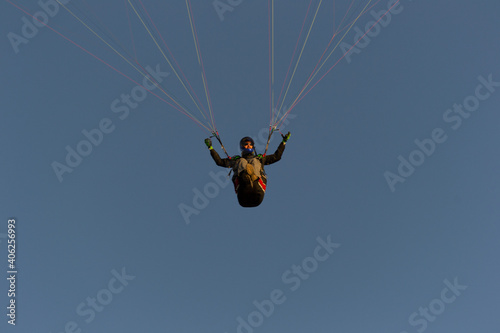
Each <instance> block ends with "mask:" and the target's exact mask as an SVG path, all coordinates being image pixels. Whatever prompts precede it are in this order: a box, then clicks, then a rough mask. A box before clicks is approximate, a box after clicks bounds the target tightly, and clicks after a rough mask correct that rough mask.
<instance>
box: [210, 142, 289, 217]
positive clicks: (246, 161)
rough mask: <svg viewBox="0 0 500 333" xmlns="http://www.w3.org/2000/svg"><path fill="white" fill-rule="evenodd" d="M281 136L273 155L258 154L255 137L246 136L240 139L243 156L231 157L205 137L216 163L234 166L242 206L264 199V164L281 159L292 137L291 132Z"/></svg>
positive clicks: (260, 201) (229, 166) (255, 203)
mask: <svg viewBox="0 0 500 333" xmlns="http://www.w3.org/2000/svg"><path fill="white" fill-rule="evenodd" d="M281 136H282V138H283V140H282V141H281V143H280V145H279V146H278V149H276V152H275V153H274V154H272V155H265V154H264V155H260V154H256V152H255V143H254V141H253V139H252V138H251V137H249V136H246V137H244V138H243V139H241V141H240V150H241V156H238V155H236V156H233V157H229V158H221V157H220V156H219V154H218V153H217V152H216V151H215V149H214V148H213V147H212V140H210V139H208V138H207V139H205V144H206V145H207V147H208V149H209V150H210V155H211V156H212V158H213V159H214V161H215V164H217V165H218V166H220V167H224V168H232V171H233V172H234V174H233V178H232V181H233V184H234V190H235V192H236V195H237V197H238V203H239V204H240V205H241V206H242V207H257V206H258V205H260V204H261V203H262V201H263V200H264V194H265V193H266V186H267V176H266V173H265V171H264V165H268V164H273V163H276V162H278V161H279V160H280V159H281V155H282V154H283V152H284V151H285V145H286V142H287V141H288V139H290V132H288V133H287V134H285V135H281Z"/></svg>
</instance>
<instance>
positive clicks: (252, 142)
mask: <svg viewBox="0 0 500 333" xmlns="http://www.w3.org/2000/svg"><path fill="white" fill-rule="evenodd" d="M246 142H250V143H251V144H252V148H251V149H249V148H245V143H246ZM240 150H241V152H242V153H247V154H249V153H253V152H254V151H255V143H254V141H253V139H252V138H251V137H249V136H245V137H244V138H243V139H241V140H240Z"/></svg>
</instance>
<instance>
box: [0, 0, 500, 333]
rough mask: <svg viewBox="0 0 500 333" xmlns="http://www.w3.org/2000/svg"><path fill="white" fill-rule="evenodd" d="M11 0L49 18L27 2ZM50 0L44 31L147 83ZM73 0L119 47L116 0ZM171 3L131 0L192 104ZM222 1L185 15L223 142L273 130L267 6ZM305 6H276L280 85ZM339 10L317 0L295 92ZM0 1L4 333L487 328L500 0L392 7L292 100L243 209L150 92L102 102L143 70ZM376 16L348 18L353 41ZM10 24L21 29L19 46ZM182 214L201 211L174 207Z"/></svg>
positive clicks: (416, 1) (124, 31) (142, 37)
mask: <svg viewBox="0 0 500 333" xmlns="http://www.w3.org/2000/svg"><path fill="white" fill-rule="evenodd" d="M13 2H14V3H15V4H17V5H20V6H22V7H23V8H25V9H26V10H27V11H29V12H31V13H42V12H41V10H42V8H41V7H40V4H38V3H36V2H35V1H25V0H15V1H14V0H13ZM391 2H392V1H389V0H382V1H380V2H378V3H377V4H376V6H375V7H374V8H373V10H374V11H375V12H381V11H385V10H386V9H387V6H388V4H389V5H390V3H391ZM42 3H48V4H49V5H47V6H48V7H46V10H49V12H50V11H52V12H51V15H46V17H48V18H49V25H50V26H52V27H54V28H55V29H58V30H60V31H61V32H62V33H64V34H65V35H67V36H68V37H70V38H71V39H72V40H73V41H75V42H77V43H78V44H81V45H82V46H83V47H85V48H86V49H88V50H89V51H91V52H92V53H94V54H95V55H97V56H99V57H101V58H102V59H105V60H106V61H107V62H109V63H110V64H111V65H113V66H115V67H116V68H117V69H119V70H121V71H123V72H124V73H126V74H127V75H130V76H133V77H134V79H135V80H142V78H141V77H140V76H139V75H138V74H137V73H134V71H133V70H131V69H130V66H128V65H127V64H126V63H125V62H124V61H122V60H120V59H119V58H118V57H116V55H114V54H113V53H112V52H111V51H110V49H109V48H108V47H107V46H105V45H103V44H102V43H100V42H99V41H97V40H96V38H95V36H93V35H92V34H91V33H90V32H89V31H88V30H87V29H85V28H84V27H82V25H81V24H80V23H79V22H78V21H77V20H76V19H75V18H74V17H72V16H71V15H70V14H68V12H66V11H65V10H63V9H62V8H59V9H58V12H57V13H55V10H56V9H55V7H54V5H53V2H51V1H48V2H44V1H43V0H42ZM87 3H88V5H89V7H87V6H86V5H85V3H84V2H82V1H80V0H71V1H69V3H68V6H69V7H68V8H71V9H73V10H77V9H79V11H78V13H79V14H81V15H83V14H85V15H86V16H83V17H85V19H84V20H85V22H93V21H95V20H94V19H92V15H93V14H92V13H96V14H97V15H98V16H99V17H100V19H101V20H102V22H103V23H104V25H105V26H106V27H107V28H109V31H111V32H112V33H113V34H114V35H116V37H117V39H118V40H120V41H122V42H123V44H124V45H125V47H126V48H129V49H130V48H131V45H132V43H131V41H130V36H129V24H128V21H127V17H126V11H125V6H124V3H123V2H122V1H110V2H109V3H108V2H106V3H105V4H103V2H102V1H94V0H87ZM134 3H137V1H134ZM165 3H166V2H160V1H150V0H147V1H144V5H145V6H146V7H147V8H148V9H149V11H150V12H151V14H152V16H153V19H154V21H155V22H156V23H157V24H158V28H159V30H160V31H161V32H162V35H163V36H164V37H165V39H166V41H167V43H168V45H169V48H170V49H171V51H172V52H173V54H174V56H175V58H176V59H177V61H178V62H179V63H180V65H181V67H182V69H183V71H184V73H185V74H186V76H187V77H188V78H189V80H190V82H192V84H193V87H194V88H195V89H196V91H197V93H198V94H199V96H200V98H202V97H203V86H202V83H201V80H200V70H199V67H198V63H197V60H196V53H195V49H194V46H193V39H192V36H191V30H190V25H189V20H188V16H187V11H186V6H185V2H184V1H180V0H179V1H177V0H176V1H169V2H168V4H165ZM217 3H219V4H221V3H222V4H225V5H226V6H229V7H221V8H226V9H228V8H230V9H231V10H227V11H225V12H223V13H222V14H220V15H222V18H223V20H221V16H220V15H219V14H218V13H217V11H216V9H215V8H214V3H213V1H212V0H211V1H201V0H192V9H193V15H194V18H195V22H196V27H197V31H198V38H199V43H200V47H201V51H202V54H203V61H204V65H205V70H206V75H207V80H208V87H209V90H210V95H211V99H212V105H213V110H214V114H215V120H216V124H217V129H218V130H219V132H220V134H221V136H222V139H223V141H224V142H225V145H226V147H227V149H228V150H229V153H230V154H231V155H233V154H237V153H239V152H238V146H237V142H238V141H239V139H240V138H241V137H243V136H246V135H250V136H254V137H257V136H258V134H259V133H263V131H265V129H266V128H267V126H268V124H269V81H268V80H269V79H268V78H269V67H268V61H269V58H268V52H269V50H268V26H267V21H268V8H267V7H268V6H267V1H261V0H259V1H249V0H239V1H237V0H234V1H229V0H221V1H219V2H217ZM217 3H216V4H217ZM308 3H309V1H306V0H303V1H302V0H301V1H286V2H285V1H278V2H277V3H276V5H275V77H276V82H277V83H276V87H277V88H276V89H277V90H278V91H279V89H280V88H281V84H282V82H283V79H284V77H285V74H286V69H287V67H288V64H289V61H290V56H291V54H292V52H293V48H294V46H295V42H296V40H297V36H298V34H299V31H300V27H301V25H302V20H303V18H304V16H305V13H306V10H307V5H308ZM317 3H318V1H313V6H316V5H317ZM349 3H350V1H348V0H336V1H335V4H336V5H335V10H334V7H333V1H323V4H322V6H321V9H320V12H319V14H318V17H317V19H316V22H315V25H314V27H313V29H312V30H311V34H310V37H309V40H308V43H307V46H306V48H305V51H304V53H303V56H302V59H301V62H300V66H299V67H298V69H297V74H296V77H295V78H294V81H293V83H292V85H291V94H293V93H294V92H295V93H296V91H297V89H299V88H300V86H301V83H302V82H303V81H304V80H305V79H306V78H307V76H308V75H309V73H310V71H311V70H312V68H313V67H314V65H315V63H316V61H317V60H318V59H319V57H320V55H321V53H322V52H323V50H324V47H325V45H326V44H327V43H328V41H329V39H330V37H331V35H332V32H333V30H334V28H335V25H336V24H337V25H338V24H339V22H340V20H341V19H342V16H343V14H344V13H345V10H346V9H347V7H348V5H349ZM365 3H367V1H359V0H357V1H356V4H365ZM372 3H373V2H372ZM231 4H232V5H231ZM51 6H52V7H51ZM0 7H1V8H0V20H1V22H2V26H1V35H2V38H1V42H0V51H1V52H0V55H1V59H2V62H1V63H2V65H1V66H2V72H1V73H2V75H1V79H0V94H1V100H2V102H3V105H2V108H1V121H0V137H1V142H2V156H3V158H2V162H1V163H0V174H1V177H0V189H1V190H0V191H1V192H0V202H1V204H0V248H1V249H0V254H1V255H0V263H1V265H0V268H1V271H2V272H3V273H2V274H3V275H2V276H6V275H7V273H6V272H7V238H6V233H7V220H8V218H9V217H15V218H16V220H17V229H16V231H17V242H18V243H17V252H16V255H17V265H18V266H17V267H18V275H17V281H16V282H17V284H16V288H17V290H16V291H17V293H16V304H17V308H16V310H17V321H16V326H17V327H12V326H11V325H9V324H8V323H7V319H8V318H7V316H6V312H7V310H6V306H7V305H8V302H9V298H8V296H7V291H8V289H9V285H8V282H7V280H6V279H5V278H4V279H2V282H0V304H1V305H2V309H3V310H2V313H1V316H0V318H2V320H1V321H0V330H1V331H2V332H23V333H24V332H44V333H45V332H47V333H48V332H52V333H60V332H172V333H174V332H176V333H177V332H184V333H195V332H213V333H224V332H227V333H232V332H245V333H251V332H256V333H257V332H259V333H265V332H289V333H302V332H318V333H319V332H321V333H323V332H325V333H327V332H328V333H332V332H343V333H359V332H384V333H387V332H393V333H401V332H406V333H414V332H419V333H421V332H424V331H425V332H440V333H441V332H442V333H447V332H456V333H467V332H494V331H495V330H497V329H498V327H499V325H500V319H499V316H498V314H497V310H498V296H499V293H500V288H499V286H498V280H499V278H500V274H499V273H500V269H499V266H498V253H499V250H500V242H499V241H498V238H499V231H500V228H499V217H500V208H499V207H500V205H499V203H498V199H499V198H500V190H499V189H500V186H499V185H500V173H499V172H498V170H499V169H500V155H499V152H498V142H500V134H499V133H500V131H498V123H499V121H500V115H499V113H498V110H499V106H500V67H499V66H498V59H500V44H499V43H498V32H499V31H500V20H499V13H500V2H498V1H494V0H477V1H465V0H455V1H450V0H448V1H445V0H437V1H424V0H413V1H411V0H401V1H400V3H399V5H397V6H396V7H395V8H394V10H395V11H397V13H396V12H394V13H392V15H391V19H390V21H389V20H387V19H386V20H384V25H385V26H381V25H380V24H379V25H377V29H378V30H376V31H375V30H374V31H372V34H371V37H369V39H366V38H365V39H363V40H362V44H360V45H357V46H356V49H355V51H356V52H354V53H352V54H350V55H349V57H348V59H347V58H344V59H342V60H341V61H340V62H339V64H338V65H337V66H336V67H335V68H334V69H333V70H332V71H331V72H330V73H329V74H328V75H327V76H326V77H325V78H324V79H323V80H322V81H321V82H320V83H319V84H318V85H317V86H316V87H315V88H314V89H313V90H312V91H311V92H310V93H309V94H308V95H307V96H306V97H305V98H304V99H303V100H302V101H301V102H300V103H299V104H298V105H297V106H296V107H295V108H294V109H293V110H292V112H291V114H292V116H291V117H290V118H289V119H288V120H289V122H288V124H287V125H286V128H283V130H286V131H291V133H292V136H291V139H290V141H289V143H288V144H287V146H286V150H285V153H284V155H283V158H282V160H281V161H280V162H279V163H277V164H274V165H271V166H269V167H267V168H266V171H267V173H268V176H269V183H268V191H267V193H266V198H265V200H264V202H263V204H262V205H261V206H259V207H258V208H253V209H245V208H242V207H240V206H238V203H237V200H236V197H235V194H234V191H233V189H232V185H230V184H229V185H228V183H227V182H228V181H227V178H224V176H225V174H227V171H226V170H224V169H222V168H219V167H217V166H216V165H215V164H214V162H213V161H212V159H211V157H210V155H209V153H208V151H207V149H206V147H205V145H204V143H203V140H204V139H205V138H206V137H207V132H206V131H204V130H202V129H201V128H200V127H198V126H197V125H196V124H195V123H194V122H192V121H191V120H190V119H188V118H187V117H185V116H183V115H182V114H180V113H179V112H178V111H176V110H174V109H173V108H172V107H170V106H168V105H166V104H165V103H163V102H162V101H160V100H158V99H157V98H156V97H155V96H153V95H151V94H149V95H148V96H147V97H145V98H144V100H142V101H140V103H138V104H137V106H136V107H135V108H134V109H132V108H131V107H130V108H128V109H129V110H130V113H129V114H127V115H126V114H125V113H124V112H125V111H124V109H122V111H120V112H114V111H113V110H115V111H117V110H116V108H115V109H113V106H112V105H113V102H114V101H115V100H116V99H119V98H120V97H121V96H122V94H130V93H131V92H132V91H133V89H134V87H135V86H136V84H134V83H133V82H131V81H129V80H127V79H125V78H124V77H123V76H120V75H119V74H117V73H116V72H114V71H112V70H111V69H109V68H108V67H106V66H105V65H103V64H102V63H100V62H99V61H97V60H96V59H94V58H92V57H91V56H90V55H88V54H86V53H85V52H84V51H82V50H81V49H79V48H77V47H75V46H74V45H72V44H71V43H69V42H68V41H66V40H64V39H63V38H61V37H60V36H58V35H57V34H56V33H54V32H52V31H50V30H49V29H48V28H46V27H42V28H37V29H38V31H37V32H35V31H33V29H31V30H30V28H29V27H28V25H27V24H26V23H25V22H26V21H25V20H27V21H28V22H33V20H32V19H31V18H30V17H29V16H27V15H26V14H24V13H23V12H21V11H19V10H18V9H16V8H15V7H14V6H12V5H11V4H9V3H8V2H6V1H3V2H2V3H1V4H0ZM89 8H91V9H89ZM39 17H41V18H43V14H39ZM23 18H24V19H23ZM370 21H373V17H372V15H371V14H370V13H368V14H366V15H364V16H363V17H361V18H360V19H359V21H358V22H356V24H355V25H354V26H353V29H351V30H350V31H349V32H348V33H347V35H346V36H345V39H344V42H346V43H348V44H351V45H352V44H353V41H354V39H355V35H356V34H357V31H358V30H356V29H359V30H361V31H363V30H364V29H365V26H366V25H367V24H368V22H370ZM308 22H310V19H309V20H308ZM24 25H26V27H24V28H23V26H24ZM131 26H132V30H133V31H134V34H135V37H136V40H135V47H136V49H137V52H138V54H139V57H140V62H141V64H142V65H144V66H146V65H149V66H151V67H155V66H157V65H159V66H160V67H159V68H160V71H163V72H168V73H170V74H169V75H166V76H165V77H164V78H163V79H164V85H165V86H166V87H168V89H169V90H170V91H172V92H173V93H174V94H175V95H176V96H179V97H180V98H181V99H182V100H183V101H184V102H185V103H186V104H187V101H186V99H185V97H181V96H182V87H181V86H180V84H179V82H178V81H177V80H176V78H175V76H174V75H173V74H172V71H171V70H170V69H169V67H168V64H167V63H166V62H165V60H164V59H163V57H162V56H161V54H160V53H159V52H158V51H157V49H156V47H155V45H154V43H153V42H152V41H151V40H150V39H149V38H148V37H147V35H146V34H145V33H144V31H143V29H142V28H141V26H140V25H139V24H138V23H137V22H136V21H134V20H133V21H132V25H131ZM106 33H107V34H109V32H106ZM14 34H16V35H17V36H18V37H15V38H25V39H23V41H24V42H20V41H21V40H22V39H15V40H16V41H17V44H16V43H15V42H14V44H16V45H17V46H16V47H13V42H12V40H13V38H14V37H13V36H14ZM23 34H24V35H23ZM23 36H24V37H23ZM344 46H345V45H344ZM361 46H363V47H362V48H361ZM16 48H17V51H18V52H16V50H15V49H16ZM341 56H342V52H341V50H340V49H338V50H336V51H335V52H334V54H333V55H332V59H331V62H329V66H331V65H332V64H333V63H334V62H335V60H338V59H339V58H340V57H341ZM124 105H125V104H124V103H123V102H121V103H120V104H117V105H115V107H117V106H121V107H124ZM120 116H121V117H122V118H120ZM99 126H101V131H107V132H108V133H103V134H102V139H101V138H100V137H99V135H96V136H94V140H98V141H96V142H98V143H99V144H98V145H92V151H91V152H90V153H89V154H88V155H87V156H84V157H83V158H82V159H81V161H77V160H73V163H75V165H76V164H77V165H76V166H74V167H72V172H71V173H69V172H68V173H64V174H63V175H62V181H60V179H58V177H57V175H56V173H55V172H54V169H53V164H54V162H58V163H61V164H65V165H67V161H65V159H66V155H67V154H68V151H67V147H68V146H69V147H70V149H78V147H80V149H85V148H88V146H86V144H85V143H81V142H83V141H84V140H86V137H85V135H84V134H83V133H82V131H89V132H91V133H96V132H95V131H93V130H94V129H96V128H99ZM261 131H262V132H261ZM278 143H279V140H278V137H277V136H276V137H274V139H273V140H272V142H271V148H270V150H271V151H274V149H275V148H276V146H277V145H278ZM78 145H80V146H78ZM214 147H215V148H216V149H217V150H218V151H219V152H220V153H221V155H222V150H221V149H220V146H219V145H218V144H215V145H214ZM73 158H74V157H73ZM411 163H413V164H415V165H412V164H411ZM211 173H212V175H214V174H215V175H216V176H215V177H216V179H214V178H213V177H212V176H211ZM222 175H224V176H222ZM207 191H208V192H207ZM200 192H201V193H202V194H203V193H204V192H205V194H203V196H204V198H205V200H203V198H202V199H200V198H199V195H196V193H200ZM207 193H208V197H206V196H207ZM187 206H189V207H191V212H194V211H196V213H193V214H191V215H190V216H189V217H186V216H183V214H182V213H181V208H182V207H184V208H185V207H187ZM187 222H189V223H187ZM328 243H329V244H330V245H325V244H328ZM117 276H119V278H118V277H117ZM272 301H274V303H272ZM270 304H273V305H272V306H270ZM495 332H496V331H495Z"/></svg>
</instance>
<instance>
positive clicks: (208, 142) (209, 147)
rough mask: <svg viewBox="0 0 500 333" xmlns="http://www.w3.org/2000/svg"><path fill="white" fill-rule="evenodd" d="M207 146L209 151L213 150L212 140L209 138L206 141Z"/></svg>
mask: <svg viewBox="0 0 500 333" xmlns="http://www.w3.org/2000/svg"><path fill="white" fill-rule="evenodd" d="M205 144H206V145H207V147H208V149H213V147H212V140H210V139H209V138H206V139H205Z"/></svg>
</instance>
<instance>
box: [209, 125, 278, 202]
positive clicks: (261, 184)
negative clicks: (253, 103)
mask: <svg viewBox="0 0 500 333" xmlns="http://www.w3.org/2000/svg"><path fill="white" fill-rule="evenodd" d="M276 130H278V131H279V129H277V128H276V126H274V127H273V126H270V127H269V136H268V137H267V143H266V150H265V151H264V154H263V155H261V154H257V151H256V150H255V151H254V153H255V157H254V158H258V159H259V160H260V161H262V158H263V157H265V156H266V153H267V149H268V148H269V142H270V141H271V136H272V135H273V132H274V131H276ZM280 133H281V132H280ZM211 137H214V138H216V139H217V141H219V143H220V146H221V148H222V150H223V151H224V153H226V156H227V158H229V159H232V160H237V159H239V158H242V157H241V156H238V155H235V156H233V157H231V156H229V154H228V153H227V151H226V148H224V145H223V144H222V140H221V139H220V136H219V133H218V132H212V136H211ZM254 149H255V146H254ZM232 172H233V170H232V169H231V170H229V173H228V174H227V177H228V178H229V176H231V173H232ZM232 181H233V185H234V192H235V193H236V194H238V190H239V188H240V179H239V177H238V176H237V175H233V178H232ZM255 183H256V184H258V186H259V188H260V189H261V190H262V192H263V193H265V192H266V187H267V174H266V172H265V171H264V165H263V164H262V162H261V167H260V177H259V179H257V180H256V181H255Z"/></svg>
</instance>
